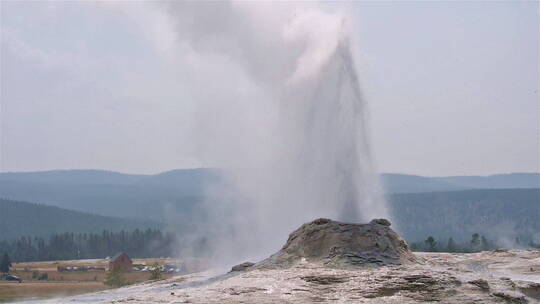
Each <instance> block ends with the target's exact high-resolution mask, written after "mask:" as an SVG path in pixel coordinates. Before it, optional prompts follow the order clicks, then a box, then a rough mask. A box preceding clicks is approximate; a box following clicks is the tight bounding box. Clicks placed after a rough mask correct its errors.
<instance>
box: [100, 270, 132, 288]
mask: <svg viewBox="0 0 540 304" xmlns="http://www.w3.org/2000/svg"><path fill="white" fill-rule="evenodd" d="M103 284H105V285H108V286H111V287H122V286H125V285H128V284H129V283H128V281H127V280H126V278H125V277H124V272H123V271H122V267H120V265H115V266H114V268H113V269H111V270H109V272H107V275H106V276H105V281H103Z"/></svg>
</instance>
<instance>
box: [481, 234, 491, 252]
mask: <svg viewBox="0 0 540 304" xmlns="http://www.w3.org/2000/svg"><path fill="white" fill-rule="evenodd" d="M480 245H481V247H482V250H484V251H486V250H489V249H490V248H491V244H490V243H489V241H488V240H487V239H486V237H485V236H483V235H482V237H481V238H480Z"/></svg>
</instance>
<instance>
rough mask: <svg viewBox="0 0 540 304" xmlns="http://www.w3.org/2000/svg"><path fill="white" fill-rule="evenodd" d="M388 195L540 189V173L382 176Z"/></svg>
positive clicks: (389, 174) (391, 174)
mask: <svg viewBox="0 0 540 304" xmlns="http://www.w3.org/2000/svg"><path fill="white" fill-rule="evenodd" d="M381 182H382V184H383V187H384V188H385V190H386V192H388V193H413V192H432V191H455V190H466V189H507V188H540V173H508V174H494V175H488V176H448V177H424V176H418V175H407V174H393V173H384V174H381Z"/></svg>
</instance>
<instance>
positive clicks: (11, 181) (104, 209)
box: [0, 168, 540, 222]
mask: <svg viewBox="0 0 540 304" xmlns="http://www.w3.org/2000/svg"><path fill="white" fill-rule="evenodd" d="M220 179H221V173H220V171H219V170H216V169H208V168H206V169H205V168H200V169H180V170H172V171H167V172H163V173H160V174H154V175H142V174H124V173H118V172H112V171H103V170H55V171H43V172H4V173H0V197H3V198H9V199H12V200H19V201H28V202H37V203H42V204H46V205H51V206H57V207H60V208H65V209H71V210H77V211H83V212H90V213H93V214H100V215H105V216H118V217H130V218H145V219H151V220H155V221H165V220H167V219H168V218H169V217H170V216H171V215H174V216H175V219H177V220H176V221H177V222H178V216H177V215H188V216H190V214H193V213H194V212H201V211H200V210H198V209H200V207H201V202H202V201H203V200H205V199H206V198H205V190H206V189H208V188H211V187H209V186H211V185H212V184H214V183H216V182H219V181H220ZM381 181H382V184H383V186H384V189H385V192H387V193H414V192H434V191H458V190H466V189H477V188H484V189H500V188H540V174H538V173H510V174H498V175H490V176H454V177H422V176H415V175H405V174H382V175H381ZM186 220H189V218H187V219H186Z"/></svg>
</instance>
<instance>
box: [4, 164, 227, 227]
mask: <svg viewBox="0 0 540 304" xmlns="http://www.w3.org/2000/svg"><path fill="white" fill-rule="evenodd" d="M218 176H219V171H217V170H212V169H183V170H173V171H168V172H165V173H161V174H155V175H132V174H123V173H118V172H111V171H101V170H58V171H44V172H28V173H27V172H16V173H0V197H4V198H9V199H14V200H23V201H30V202H37V203H42V204H47V205H51V206H57V207H61V208H66V209H73V210H78V211H83V212H91V213H95V214H100V215H119V216H122V217H132V218H141V217H144V218H147V219H153V220H158V221H161V220H163V218H164V217H165V216H166V215H167V214H166V212H165V209H167V212H170V211H181V212H188V211H190V210H191V209H192V208H193V207H194V206H195V205H196V204H197V203H198V202H200V201H201V200H202V199H203V196H204V188H205V187H206V186H207V185H208V184H210V183H213V182H215V181H216V180H217V179H218V178H219V177H218Z"/></svg>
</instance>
